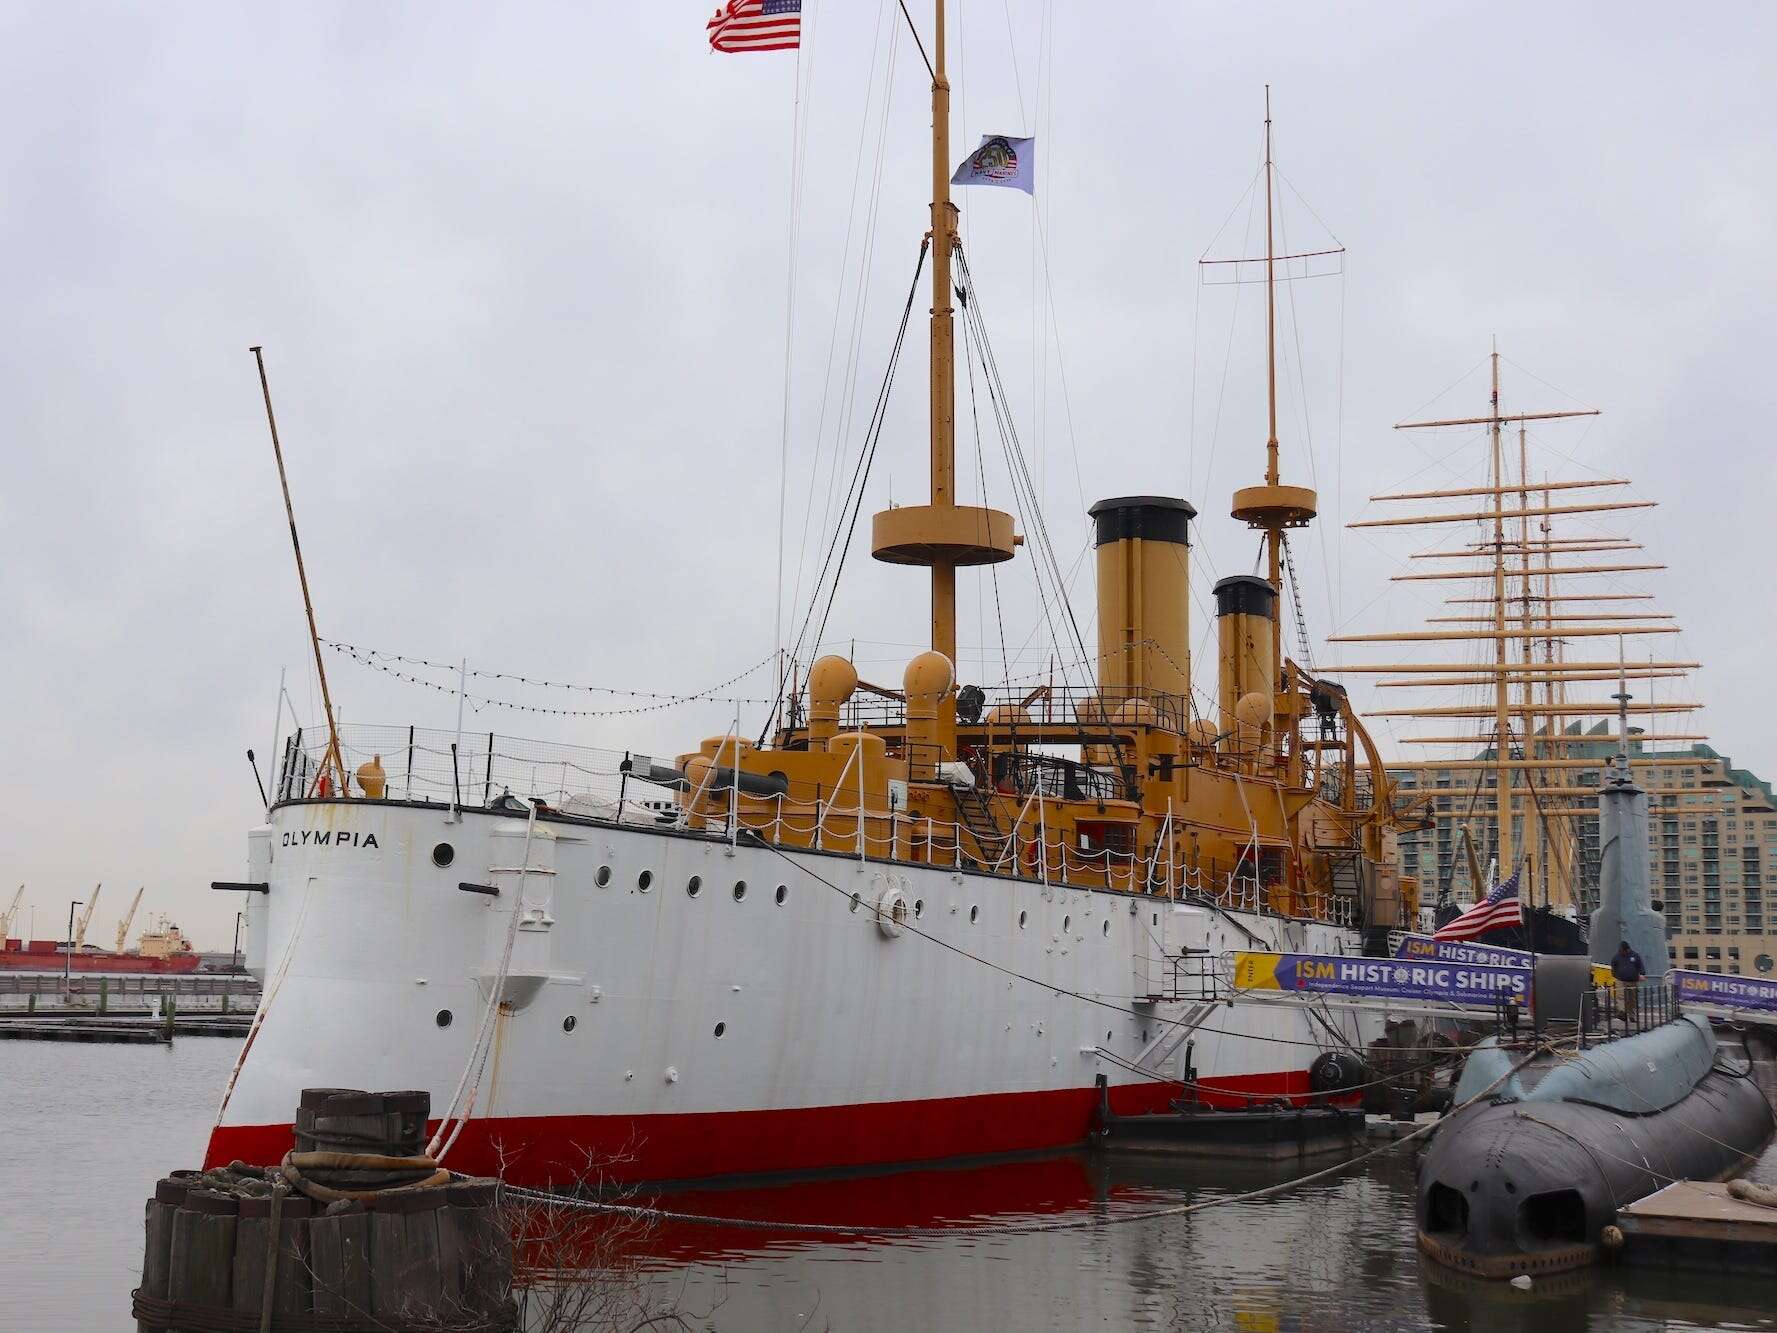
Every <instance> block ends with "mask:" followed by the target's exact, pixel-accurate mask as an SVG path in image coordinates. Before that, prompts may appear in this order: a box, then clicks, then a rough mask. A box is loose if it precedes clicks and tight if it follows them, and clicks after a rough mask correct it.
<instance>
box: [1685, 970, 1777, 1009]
mask: <svg viewBox="0 0 1777 1333" xmlns="http://www.w3.org/2000/svg"><path fill="white" fill-rule="evenodd" d="M1672 979H1673V982H1674V983H1675V984H1676V985H1677V987H1678V1002H1679V1003H1680V1004H1684V1003H1686V1002H1687V1001H1688V1002H1690V1003H1692V1004H1719V1005H1721V1006H1723V1007H1724V1008H1727V1009H1769V1010H1777V981H1762V980H1760V979H1759V978H1757V977H1731V976H1724V975H1722V974H1720V973H1717V972H1692V971H1689V970H1686V969H1678V970H1675V971H1674V972H1673V973H1672Z"/></svg>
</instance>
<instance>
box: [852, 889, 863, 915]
mask: <svg viewBox="0 0 1777 1333" xmlns="http://www.w3.org/2000/svg"><path fill="white" fill-rule="evenodd" d="M863 901H864V895H863V894H861V893H854V894H852V896H851V910H852V911H854V912H855V911H857V910H858V907H859V905H860V904H862V903H863Z"/></svg>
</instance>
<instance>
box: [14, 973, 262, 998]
mask: <svg viewBox="0 0 1777 1333" xmlns="http://www.w3.org/2000/svg"><path fill="white" fill-rule="evenodd" d="M64 993H67V994H71V995H100V994H103V995H107V996H109V997H111V998H113V999H120V998H123V997H126V996H131V995H174V996H180V997H187V996H189V997H192V998H197V997H201V996H222V995H229V996H233V995H247V996H254V997H257V996H258V994H259V983H258V982H257V981H255V980H254V979H253V978H252V977H248V976H236V977H217V976H210V977H204V976H193V975H191V974H190V973H161V974H146V975H136V974H130V973H113V972H76V973H74V974H73V975H72V976H70V977H69V978H68V979H67V980H66V981H65V982H64V981H63V979H62V974H61V973H59V972H58V973H56V974H55V975H53V976H52V975H50V974H49V973H47V972H0V995H61V994H64Z"/></svg>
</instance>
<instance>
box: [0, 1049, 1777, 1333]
mask: <svg viewBox="0 0 1777 1333" xmlns="http://www.w3.org/2000/svg"><path fill="white" fill-rule="evenodd" d="M234 1050H235V1044H234V1043H233V1042H226V1041H206V1040H201V1039H194V1038H188V1039H183V1040H181V1041H179V1042H176V1043H175V1044H174V1045H173V1047H172V1048H171V1049H164V1048H159V1047H133V1046H117V1047H94V1046H66V1045H47V1044H35V1043H7V1044H6V1046H4V1047H3V1048H0V1189H3V1190H4V1194H3V1195H0V1197H3V1199H4V1205H3V1207H0V1330H4V1331H5V1333H52V1331H53V1333H66V1331H68V1330H89V1329H91V1330H111V1329H129V1328H132V1327H133V1325H132V1324H131V1322H130V1320H129V1318H128V1309H129V1290H130V1288H131V1287H132V1286H133V1285H134V1284H135V1282H136V1280H137V1276H138V1271H139V1264H140V1261H141V1244H142V1239H141V1220H142V1202H143V1199H144V1198H145V1197H146V1195H147V1193H148V1190H149V1189H150V1188H151V1186H152V1184H153V1181H154V1179H155V1178H156V1177H157V1176H158V1175H160V1174H162V1173H163V1172H164V1171H166V1170H167V1169H170V1168H172V1167H176V1166H185V1165H195V1164H196V1162H197V1159H198V1156H199V1154H200V1152H201V1150H202V1147H203V1142H204V1137H205V1133H206V1130H207V1126H208V1123H209V1120H210V1118H211V1115H212V1113H213V1111H214V1108H215V1104H216V1100H217V1097H218V1094H219V1091H220V1089H221V1087H222V1083H223V1080H224V1079H225V1077H226V1074H227V1070H228V1066H229V1063H230V1061H231V1059H232V1058H233V1054H234ZM1773 1166H1774V1164H1773V1163H1772V1162H1771V1161H1769V1160H1768V1161H1767V1163H1766V1164H1765V1166H1764V1168H1763V1170H1762V1172H1761V1174H1762V1175H1763V1176H1764V1177H1765V1178H1767V1179H1771V1178H1777V1170H1774V1169H1773ZM1298 1171H1299V1168H1295V1167H1291V1168H1289V1169H1287V1170H1277V1171H1273V1170H1271V1169H1269V1168H1267V1169H1257V1168H1252V1167H1245V1168H1223V1169H1216V1168H1203V1167H1193V1168H1189V1169H1182V1168H1179V1167H1176V1166H1172V1165H1167V1164H1163V1163H1155V1162H1150V1161H1145V1160H1132V1159H1117V1158H1106V1157H1101V1156H1097V1155H1091V1154H1070V1155H1066V1156H1061V1157H1053V1158H1046V1159H1042V1160H1038V1161H1027V1162H1018V1163H1002V1164H997V1165H993V1166H985V1167H971V1168H968V1169H955V1170H923V1171H906V1172H897V1173H894V1174H890V1175H884V1176H872V1177H867V1178H859V1179H850V1180H836V1181H835V1180H829V1181H821V1182H812V1183H811V1182H803V1183H799V1184H794V1185H785V1186H780V1187H777V1188H774V1189H769V1190H746V1191H740V1190H723V1191H715V1190H711V1191H701V1192H699V1193H697V1194H694V1195H685V1196H678V1197H675V1198H673V1199H672V1200H671V1201H670V1203H671V1206H674V1207H677V1208H682V1209H688V1210H695V1211H698V1212H705V1213H712V1214H716V1215H720V1216H723V1217H756V1218H766V1219H773V1220H784V1219H794V1220H811V1221H812V1220H819V1221H829V1222H856V1223H864V1224H870V1225H913V1224H918V1225H925V1224H931V1223H939V1224H952V1225H961V1224H963V1223H967V1222H971V1221H992V1222H995V1223H1021V1222H1031V1221H1043V1220H1047V1221H1057V1220H1066V1219H1068V1218H1070V1217H1079V1216H1082V1215H1084V1214H1086V1213H1088V1212H1090V1211H1094V1210H1096V1211H1100V1212H1102V1213H1103V1214H1104V1215H1106V1216H1108V1217H1111V1218H1115V1217H1119V1216H1127V1215H1129V1214H1132V1213H1136V1212H1140V1211H1143V1210H1146V1209H1150V1208H1154V1207H1157V1206H1165V1205H1168V1204H1173V1203H1179V1202H1186V1201H1192V1200H1198V1199H1204V1198H1208V1197H1212V1196H1216V1195H1226V1194H1231V1193H1238V1192H1241V1191H1243V1190H1247V1189H1251V1188H1254V1187H1256V1186H1258V1185H1261V1184H1267V1183H1271V1182H1272V1181H1274V1180H1277V1179H1282V1178H1285V1177H1286V1176H1288V1175H1293V1174H1296V1173H1297V1172H1298ZM1412 1185H1413V1177H1412V1165H1411V1163H1410V1161H1406V1160H1396V1159H1395V1156H1394V1155H1392V1154H1391V1155H1389V1156H1388V1157H1384V1158H1381V1159H1378V1161H1376V1162H1374V1163H1371V1164H1369V1165H1368V1166H1366V1167H1362V1168H1357V1169H1354V1170H1353V1171H1351V1172H1349V1173H1346V1174H1344V1175H1341V1176H1339V1177H1336V1178H1334V1179H1332V1180H1329V1181H1326V1182H1323V1183H1320V1184H1316V1185H1312V1186H1308V1187H1305V1188H1303V1189H1302V1190H1300V1191H1298V1192H1295V1193H1291V1194H1288V1195H1285V1196H1283V1197H1281V1198H1276V1199H1269V1200H1264V1201H1259V1202H1251V1203H1235V1204H1229V1205H1226V1206H1222V1207H1217V1208H1212V1209H1209V1210H1208V1211H1206V1212H1202V1213H1198V1214H1196V1215H1193V1216H1190V1217H1184V1218H1172V1219H1165V1220H1160V1221H1144V1222H1137V1223H1132V1224H1129V1225H1108V1226H1098V1227H1095V1228H1093V1229H1091V1230H1082V1231H1065V1230H1064V1231H1051V1232H1043V1233H1038V1234H1024V1235H994V1234H982V1233H980V1232H979V1231H975V1230H970V1231H961V1230H955V1231H951V1232H946V1231H943V1230H939V1231H935V1232H930V1233H927V1234H924V1235H921V1236H919V1237H917V1238H915V1239H893V1240H882V1239H870V1240H858V1241H849V1240H847V1241H814V1242H811V1241H810V1240H809V1239H808V1238H807V1237H805V1236H804V1237H798V1236H795V1235H792V1234H788V1233H782V1232H771V1231H740V1230H734V1229H730V1228H722V1229H713V1228H706V1227H687V1226H667V1227H663V1228H660V1229H659V1230H657V1231H655V1232H654V1233H653V1234H651V1235H647V1236H645V1237H640V1238H637V1239H636V1240H635V1241H634V1242H633V1243H632V1245H631V1247H630V1248H631V1251H632V1252H633V1253H634V1254H636V1255H637V1256H638V1257H639V1259H640V1261H641V1262H642V1263H643V1264H644V1265H645V1267H646V1269H647V1270H648V1276H647V1278H646V1281H648V1282H650V1283H652V1284H654V1285H655V1286H656V1287H658V1288H659V1289H660V1291H661V1292H662V1293H663V1298H664V1299H667V1300H670V1301H671V1302H673V1303H674V1304H675V1305H676V1306H677V1307H678V1308H680V1309H681V1310H683V1311H684V1312H686V1313H687V1314H688V1315H689V1316H691V1317H692V1323H693V1326H694V1327H714V1328H718V1329H784V1330H803V1329H824V1328H832V1329H859V1328H862V1329H897V1330H898V1329H910V1328H918V1329H947V1328H956V1329H1001V1328H1011V1329H1026V1328H1060V1329H1103V1328H1163V1329H1173V1328H1176V1329H1193V1330H1195V1329H1234V1330H1244V1331H1245V1333H1265V1331H1267V1330H1277V1331H1278V1333H1293V1331H1294V1330H1310V1329H1313V1330H1319V1329H1387V1330H1395V1329H1399V1330H1419V1329H1477V1330H1479V1329H1487V1330H1495V1329H1498V1330H1518V1329H1522V1330H1538V1331H1539V1333H1540V1331H1542V1330H1548V1331H1549V1333H1554V1331H1556V1330H1559V1331H1561V1333H1568V1331H1570V1330H1617V1329H1625V1330H1652V1329H1667V1328H1773V1327H1777V1275H1774V1277H1773V1279H1772V1280H1771V1281H1770V1282H1764V1281H1747V1280H1740V1279H1736V1280H1733V1281H1729V1280H1724V1279H1719V1278H1710V1277H1686V1276H1677V1275H1672V1274H1660V1273H1646V1274H1643V1273H1633V1272H1622V1271H1617V1270H1599V1271H1596V1272H1590V1273H1583V1274H1579V1275H1572V1276H1568V1277H1556V1278H1551V1279H1544V1280H1541V1281H1539V1282H1538V1283H1537V1284H1536V1287H1535V1288H1534V1289H1533V1290H1532V1291H1530V1292H1528V1293H1521V1292H1517V1291H1514V1290H1512V1289H1511V1288H1510V1287H1506V1286H1503V1285H1495V1284H1485V1285H1482V1284H1475V1283H1469V1282H1465V1281H1463V1280H1461V1279H1457V1278H1454V1277H1450V1276H1447V1275H1443V1274H1442V1273H1441V1272H1440V1271H1438V1270H1432V1269H1431V1268H1430V1267H1429V1266H1428V1265H1426V1264H1424V1263H1422V1262H1421V1260H1420V1258H1419V1256H1418V1253H1417V1251H1416V1250H1415V1249H1414V1246H1413V1227H1412Z"/></svg>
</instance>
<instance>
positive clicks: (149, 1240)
mask: <svg viewBox="0 0 1777 1333" xmlns="http://www.w3.org/2000/svg"><path fill="white" fill-rule="evenodd" d="M190 1189H191V1187H190V1186H189V1185H188V1184H187V1183H186V1182H185V1181H184V1180H183V1179H180V1178H178V1177H176V1176H168V1177H166V1178H165V1179H163V1180H161V1181H160V1182H158V1183H157V1184H156V1185H155V1187H154V1193H153V1195H152V1196H150V1198H149V1200H148V1202H147V1204H146V1205H145V1206H144V1207H143V1210H142V1211H143V1217H142V1227H143V1230H144V1232H146V1240H145V1243H144V1245H143V1248H142V1290H143V1291H145V1292H147V1293H148V1294H149V1295H150V1296H153V1297H155V1298H157V1299H161V1300H164V1299H166V1296H167V1280H168V1276H169V1274H170V1273H171V1271H172V1256H173V1215H174V1214H175V1213H177V1212H178V1211H179V1205H180V1204H182V1203H184V1202H185V1196H186V1195H187V1194H188V1193H189V1192H190ZM136 1328H137V1330H138V1333H151V1330H152V1328H153V1325H151V1324H148V1323H146V1322H142V1321H138V1322H137V1324H136Z"/></svg>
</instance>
